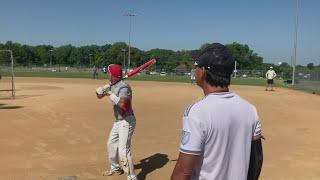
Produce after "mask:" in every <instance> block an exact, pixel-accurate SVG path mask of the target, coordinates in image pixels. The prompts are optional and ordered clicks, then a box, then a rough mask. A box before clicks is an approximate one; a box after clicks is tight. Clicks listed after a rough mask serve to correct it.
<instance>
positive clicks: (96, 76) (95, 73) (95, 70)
mask: <svg viewBox="0 0 320 180" xmlns="http://www.w3.org/2000/svg"><path fill="white" fill-rule="evenodd" d="M93 79H98V68H97V67H96V66H93Z"/></svg>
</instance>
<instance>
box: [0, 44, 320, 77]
mask: <svg viewBox="0 0 320 180" xmlns="http://www.w3.org/2000/svg"><path fill="white" fill-rule="evenodd" d="M208 45H209V43H204V44H203V45H202V46H201V47H200V48H199V49H204V48H205V47H207V46H208ZM226 47H227V48H228V49H229V50H230V51H231V53H232V54H233V55H234V56H235V58H236V60H237V68H238V69H245V70H266V69H268V68H269V66H274V67H275V68H276V70H277V71H281V72H283V73H285V74H290V73H291V66H290V65H289V64H288V63H282V64H281V65H279V66H278V65H274V64H270V63H264V62H263V58H262V57H261V56H259V55H258V54H257V53H255V52H254V51H253V50H252V49H250V47H249V46H248V45H246V44H240V43H237V42H234V43H231V44H226ZM0 49H8V50H12V51H13V55H14V61H15V65H19V66H34V65H37V66H45V65H46V66H48V67H49V66H50V65H66V66H73V67H93V66H96V67H103V66H106V65H108V64H112V63H118V64H123V63H124V62H125V63H127V59H128V45H127V44H126V43H125V42H116V43H113V44H105V45H101V46H98V45H87V46H80V47H76V46H73V45H70V44H69V45H62V46H59V47H53V46H51V45H36V46H30V45H25V44H19V43H14V42H11V41H8V42H6V43H0ZM192 51H193V50H181V51H173V50H169V49H158V48H157V49H151V50H148V51H143V50H140V49H138V48H136V47H131V53H130V55H131V58H130V59H131V66H132V67H136V66H139V65H141V64H143V63H144V62H145V61H147V60H148V59H151V58H156V59H157V65H156V68H157V69H164V70H170V69H173V68H175V67H177V66H178V65H180V64H185V65H186V67H187V68H192V67H193V63H194V59H193V58H192V57H191V53H192ZM6 59H7V60H8V59H10V58H9V55H8V54H7V53H0V63H1V61H2V62H3V61H5V60H6ZM279 61H281V60H279ZM297 68H302V69H305V68H306V69H317V68H320V65H319V66H315V65H314V64H312V63H310V64H308V66H298V67H297Z"/></svg>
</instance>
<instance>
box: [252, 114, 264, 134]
mask: <svg viewBox="0 0 320 180" xmlns="http://www.w3.org/2000/svg"><path fill="white" fill-rule="evenodd" d="M254 110H255V119H254V125H253V137H255V136H259V135H261V133H262V128H261V123H260V120H259V116H258V113H257V110H256V109H254Z"/></svg>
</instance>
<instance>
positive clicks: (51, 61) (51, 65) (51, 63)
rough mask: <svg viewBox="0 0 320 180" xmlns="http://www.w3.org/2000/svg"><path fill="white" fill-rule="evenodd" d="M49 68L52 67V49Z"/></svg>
mask: <svg viewBox="0 0 320 180" xmlns="http://www.w3.org/2000/svg"><path fill="white" fill-rule="evenodd" d="M49 51H50V68H52V51H53V49H50V50H49Z"/></svg>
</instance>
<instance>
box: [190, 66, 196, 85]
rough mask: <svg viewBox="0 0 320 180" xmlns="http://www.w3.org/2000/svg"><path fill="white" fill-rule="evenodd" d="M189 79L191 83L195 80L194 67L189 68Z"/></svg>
mask: <svg viewBox="0 0 320 180" xmlns="http://www.w3.org/2000/svg"><path fill="white" fill-rule="evenodd" d="M190 80H191V84H193V83H194V81H195V80H196V70H195V69H191V72H190Z"/></svg>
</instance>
